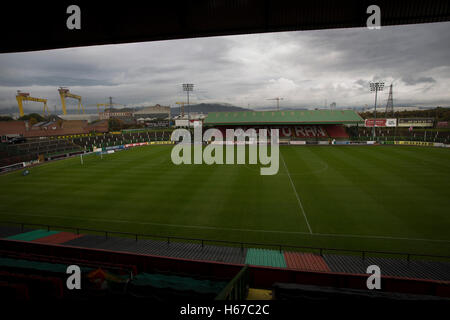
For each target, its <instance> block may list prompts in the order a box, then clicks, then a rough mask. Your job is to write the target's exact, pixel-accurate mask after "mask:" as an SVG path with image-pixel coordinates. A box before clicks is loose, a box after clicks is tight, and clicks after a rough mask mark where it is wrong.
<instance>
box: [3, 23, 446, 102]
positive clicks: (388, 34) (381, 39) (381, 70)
mask: <svg viewBox="0 0 450 320" xmlns="http://www.w3.org/2000/svg"><path fill="white" fill-rule="evenodd" d="M449 26H450V23H448V22H446V23H434V24H420V25H406V26H396V27H382V28H381V30H367V29H365V28H356V29H340V30H318V31H302V32H283V33H269V34H253V35H241V36H228V37H212V38H197V39H185V40H171V41H156V42H146V43H134V44H124V45H107V46H94V47H83V48H70V49H60V50H51V51H40V52H28V53H15V54H1V55H0V108H2V107H11V106H12V105H14V103H15V99H14V95H15V92H16V90H17V89H21V90H24V91H30V92H31V93H32V94H33V95H34V96H40V97H47V98H48V99H49V105H57V106H59V103H60V102H59V100H58V95H57V91H56V87H58V86H68V87H70V89H71V90H72V91H73V92H74V93H76V94H80V95H81V96H83V100H84V101H86V105H90V104H92V105H94V104H95V103H97V102H102V101H106V98H107V97H108V96H113V97H114V99H115V100H116V101H117V102H118V103H123V104H140V103H160V104H173V103H174V102H175V101H178V100H180V99H185V94H184V93H183V91H182V90H181V83H184V82H191V83H194V84H195V89H194V93H193V94H192V100H191V101H193V102H196V101H202V102H204V101H208V102H224V101H227V102H229V103H232V104H235V105H241V106H247V105H251V106H254V107H259V106H260V107H264V106H268V105H270V103H272V102H270V101H267V100H266V99H267V98H272V97H275V96H283V97H284V100H283V104H284V105H285V106H287V105H289V106H299V107H301V106H316V105H317V106H322V105H323V104H324V101H325V100H328V101H329V103H330V102H331V101H336V103H337V104H338V105H347V106H359V105H364V104H371V103H372V100H373V99H372V98H373V97H372V96H371V94H370V91H369V89H368V88H369V82H370V81H375V80H383V81H385V82H386V84H387V85H388V84H390V83H394V90H395V91H394V97H395V99H396V102H399V103H401V101H415V103H424V104H425V103H439V104H450V103H449V101H450V93H449V92H448V89H447V88H448V86H449V85H450V33H449V32H448V30H449ZM416 85H421V86H420V88H416V87H415V86H416ZM424 87H425V88H424ZM380 99H384V96H383V95H382V96H381V98H380ZM29 108H36V109H37V108H38V107H35V106H34V105H32V104H30V106H29Z"/></svg>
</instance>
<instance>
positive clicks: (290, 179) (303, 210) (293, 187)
mask: <svg viewBox="0 0 450 320" xmlns="http://www.w3.org/2000/svg"><path fill="white" fill-rule="evenodd" d="M280 158H281V161H283V165H284V168H285V169H286V172H287V176H288V178H289V181H290V182H291V186H292V189H293V190H294V193H295V196H296V198H297V202H298V205H299V207H300V209H301V210H302V213H303V217H304V218H305V221H306V225H307V226H308V230H309V233H310V234H313V232H312V229H311V226H310V225H309V222H308V218H307V217H306V213H305V209H303V205H302V202H301V200H300V197H299V196H298V193H297V189H295V185H294V182H293V181H292V178H291V174H290V173H289V169H288V167H287V166H286V162H284V158H283V155H282V154H281V152H280Z"/></svg>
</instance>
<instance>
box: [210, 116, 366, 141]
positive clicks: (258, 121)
mask: <svg viewBox="0 0 450 320" xmlns="http://www.w3.org/2000/svg"><path fill="white" fill-rule="evenodd" d="M362 123H363V119H362V118H361V117H360V116H359V115H358V114H357V113H356V112H355V111H353V110H336V111H331V110H286V111H242V112H210V113H209V114H208V116H207V117H206V118H205V121H204V125H205V127H214V128H217V129H219V130H221V132H222V134H225V130H226V129H237V128H241V129H243V130H246V129H249V128H254V129H279V134H280V139H286V138H287V139H288V140H304V141H321V140H323V141H328V140H330V139H341V138H348V137H349V136H348V134H347V132H346V129H345V127H344V125H358V124H362Z"/></svg>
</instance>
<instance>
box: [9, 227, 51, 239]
mask: <svg viewBox="0 0 450 320" xmlns="http://www.w3.org/2000/svg"><path fill="white" fill-rule="evenodd" d="M59 232H60V231H47V230H42V229H38V230H33V231H30V232H25V233H19V234H16V235H14V236H11V237H8V238H6V239H10V240H21V241H33V240H36V239H40V238H44V237H47V236H51V235H52V234H56V233H59Z"/></svg>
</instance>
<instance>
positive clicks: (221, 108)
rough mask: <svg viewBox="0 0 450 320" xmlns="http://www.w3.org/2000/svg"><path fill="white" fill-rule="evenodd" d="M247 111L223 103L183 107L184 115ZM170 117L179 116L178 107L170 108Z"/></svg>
mask: <svg viewBox="0 0 450 320" xmlns="http://www.w3.org/2000/svg"><path fill="white" fill-rule="evenodd" d="M247 110H249V109H245V108H241V107H236V106H233V105H230V104H224V103H200V104H191V105H189V106H186V105H185V106H184V113H188V112H195V113H203V114H207V113H208V112H227V111H228V112H232V111H247ZM171 113H172V116H176V115H179V114H180V107H174V108H171Z"/></svg>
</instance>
